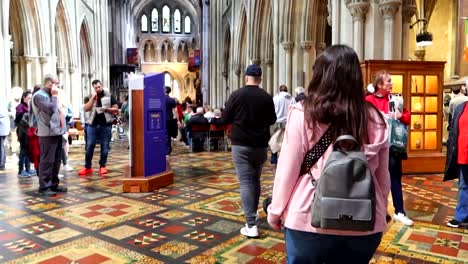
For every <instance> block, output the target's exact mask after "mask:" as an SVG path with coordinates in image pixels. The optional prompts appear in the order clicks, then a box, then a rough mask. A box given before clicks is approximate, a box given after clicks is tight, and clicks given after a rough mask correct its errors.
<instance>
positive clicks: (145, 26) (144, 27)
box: [141, 15, 148, 32]
mask: <svg viewBox="0 0 468 264" xmlns="http://www.w3.org/2000/svg"><path fill="white" fill-rule="evenodd" d="M141 31H143V32H148V17H146V15H142V16H141Z"/></svg>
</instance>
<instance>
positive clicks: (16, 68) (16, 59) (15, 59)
mask: <svg viewBox="0 0 468 264" xmlns="http://www.w3.org/2000/svg"><path fill="white" fill-rule="evenodd" d="M11 60H12V61H13V85H12V86H20V65H19V63H20V60H19V57H18V56H13V57H11Z"/></svg>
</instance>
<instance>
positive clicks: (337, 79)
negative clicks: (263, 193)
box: [268, 45, 390, 263]
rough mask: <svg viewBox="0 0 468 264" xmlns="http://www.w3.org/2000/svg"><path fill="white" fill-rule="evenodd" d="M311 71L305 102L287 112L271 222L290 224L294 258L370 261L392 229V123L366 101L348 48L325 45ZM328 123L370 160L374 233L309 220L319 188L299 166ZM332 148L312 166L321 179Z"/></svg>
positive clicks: (291, 259)
mask: <svg viewBox="0 0 468 264" xmlns="http://www.w3.org/2000/svg"><path fill="white" fill-rule="evenodd" d="M313 71H314V76H313V78H312V81H311V82H310V84H309V86H308V91H307V94H308V95H307V97H306V98H305V100H304V102H303V103H296V104H294V105H293V106H292V107H291V108H290V110H289V114H288V121H287V127H286V134H285V137H284V140H283V145H282V153H281V155H280V158H279V161H278V167H277V169H276V175H275V182H274V187H273V199H272V203H271V204H270V206H269V207H268V222H269V224H270V225H271V226H272V227H273V228H274V229H276V230H279V229H280V228H281V226H284V229H285V240H286V253H287V258H288V263H348V262H350V260H352V262H353V263H368V262H369V260H370V259H371V258H372V256H373V254H374V252H375V250H376V249H377V246H378V245H379V243H380V240H381V238H382V232H383V231H384V229H385V227H386V221H385V216H386V212H387V210H386V208H387V203H388V200H387V198H388V193H389V190H390V181H389V175H388V133H387V125H386V123H385V120H384V117H383V115H382V114H381V113H380V112H379V111H378V110H377V109H376V108H375V107H374V106H373V105H372V104H370V103H368V102H366V100H365V99H364V90H363V81H362V73H361V68H360V65H359V59H358V57H357V55H356V53H355V52H354V50H353V49H351V48H350V47H348V46H344V45H334V46H331V47H329V48H327V49H326V50H325V51H324V52H323V53H322V54H321V55H320V56H319V57H318V58H317V59H316V61H315V64H314V67H313ZM330 126H331V128H332V131H333V132H332V138H335V139H336V138H337V137H338V136H340V135H344V134H348V135H351V136H353V137H354V138H355V139H356V140H357V141H358V143H359V145H360V147H361V150H362V151H363V152H364V153H365V155H366V157H367V159H368V164H369V169H370V172H371V174H372V180H373V183H374V186H375V209H376V210H375V225H374V228H373V230H371V231H365V232H362V231H340V230H333V229H319V228H315V227H312V225H311V216H312V212H311V206H310V205H311V201H312V198H313V196H314V192H315V188H314V187H313V185H312V183H311V180H312V179H311V176H310V175H309V173H306V174H303V175H300V168H301V164H302V162H303V159H304V156H305V154H306V153H307V152H308V151H309V150H310V149H311V148H312V147H313V146H314V145H315V144H316V143H317V141H318V140H319V139H320V138H321V137H322V135H323V134H324V133H325V131H327V130H328V128H329V127H330ZM332 148H333V146H332V144H331V145H330V146H329V147H328V148H327V149H326V151H325V152H324V154H323V155H322V156H321V158H320V159H319V160H318V161H317V162H316V163H315V165H313V166H312V168H311V170H310V173H311V174H312V175H313V177H314V178H315V179H319V178H320V174H321V171H322V169H323V168H324V165H325V162H326V160H327V158H328V156H329V155H330V153H331V152H332ZM319 180H320V179H319Z"/></svg>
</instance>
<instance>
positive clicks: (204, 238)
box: [184, 231, 219, 243]
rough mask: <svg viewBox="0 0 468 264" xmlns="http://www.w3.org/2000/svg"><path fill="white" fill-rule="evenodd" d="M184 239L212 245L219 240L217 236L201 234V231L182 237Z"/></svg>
mask: <svg viewBox="0 0 468 264" xmlns="http://www.w3.org/2000/svg"><path fill="white" fill-rule="evenodd" d="M184 237H185V238H188V239H192V240H195V241H198V242H202V243H212V242H214V241H216V240H217V239H219V236H218V235H214V234H210V233H207V232H203V231H193V232H190V233H188V234H186V235H184Z"/></svg>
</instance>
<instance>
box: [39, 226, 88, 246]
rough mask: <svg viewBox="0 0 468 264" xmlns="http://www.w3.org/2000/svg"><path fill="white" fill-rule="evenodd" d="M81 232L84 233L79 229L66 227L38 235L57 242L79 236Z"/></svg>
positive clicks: (51, 241)
mask: <svg viewBox="0 0 468 264" xmlns="http://www.w3.org/2000/svg"><path fill="white" fill-rule="evenodd" d="M81 234H82V233H81V232H79V231H76V230H73V229H71V228H68V227H65V228H61V229H58V230H55V231H51V232H47V233H44V234H41V235H38V237H39V238H41V239H43V240H46V241H48V242H50V243H57V242H60V241H63V240H67V239H69V238H72V237H77V236H79V235H81Z"/></svg>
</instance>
